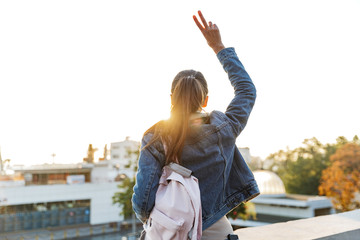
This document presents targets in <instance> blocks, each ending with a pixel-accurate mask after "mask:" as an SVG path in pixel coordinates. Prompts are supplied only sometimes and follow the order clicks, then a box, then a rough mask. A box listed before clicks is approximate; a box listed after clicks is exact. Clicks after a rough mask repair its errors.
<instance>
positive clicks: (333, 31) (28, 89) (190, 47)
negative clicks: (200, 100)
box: [0, 0, 360, 164]
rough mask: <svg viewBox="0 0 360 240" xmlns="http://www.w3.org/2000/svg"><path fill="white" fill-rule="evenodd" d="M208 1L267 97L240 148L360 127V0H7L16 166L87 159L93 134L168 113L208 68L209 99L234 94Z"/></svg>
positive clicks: (111, 137) (8, 137) (294, 142)
mask: <svg viewBox="0 0 360 240" xmlns="http://www.w3.org/2000/svg"><path fill="white" fill-rule="evenodd" d="M198 9H201V10H202V12H203V14H204V16H205V18H206V19H207V20H208V21H210V20H211V21H213V22H214V23H216V24H217V25H218V26H219V28H220V31H221V34H222V39H223V42H224V44H225V46H228V47H230V46H231V47H235V49H236V51H237V53H238V56H239V58H240V60H241V61H242V62H243V64H244V65H245V67H246V69H247V71H248V72H249V74H250V76H251V77H252V79H253V81H254V83H255V85H256V87H257V90H258V98H257V102H256V104H255V108H254V110H253V113H252V115H251V117H250V119H249V123H248V125H247V127H246V129H245V130H244V132H243V133H242V135H241V136H240V137H239V138H238V146H240V147H249V148H250V152H251V154H252V155H254V156H260V157H262V158H265V157H267V156H268V155H269V154H270V153H273V152H276V151H278V150H280V149H285V148H286V147H287V146H289V147H290V148H294V147H298V146H300V145H301V143H302V141H303V140H304V139H305V138H311V137H317V138H318V139H320V140H321V141H322V142H323V143H327V142H335V139H336V138H337V137H338V136H340V135H343V136H345V137H347V138H350V139H351V138H352V137H353V136H354V135H355V134H358V135H360V128H359V126H360V113H359V110H358V109H359V104H360V94H359V91H360V88H359V87H360V83H359V82H360V31H359V29H360V14H359V12H360V1H355V0H352V1H351V0H338V1H329V0H325V1H314V0H311V1H308V0H306V1H304V0H301V1H300V0H299V1H288V0H284V1H253V0H251V1H250V0H248V1H239V0H236V1H223V2H220V1H209V0H206V1H205V0H204V1H190V0H189V1H184V0H183V1H166V0H164V1H159V0H154V1H148V0H138V1H103V0H101V1H100V0H93V1H89V0H86V1H85V0H84V1H79V0H64V1H53V0H44V1H37V0H33V1H20V0H19V1H13V0H9V1H7V0H4V1H1V2H0V146H1V153H2V158H3V159H7V158H9V159H11V161H12V164H38V163H51V162H52V157H51V154H52V153H55V154H56V157H55V162H56V163H70V162H80V161H82V158H83V157H85V156H86V151H87V147H88V144H89V143H92V144H93V145H94V146H95V147H97V148H99V151H98V155H99V156H100V155H101V154H102V151H103V148H104V145H105V144H109V143H111V142H118V141H123V140H124V139H125V137H126V136H130V137H131V139H133V140H140V139H141V136H142V134H143V132H144V131H145V130H146V129H147V128H148V127H150V126H151V125H153V124H154V123H156V122H157V121H158V120H160V119H164V118H167V117H168V116H169V109H170V96H169V94H170V84H171V81H172V79H173V77H174V76H175V75H176V73H177V72H179V71H180V70H183V69H189V68H192V69H196V70H198V71H201V72H202V73H203V74H204V75H205V77H206V78H207V81H208V84H209V90H210V92H209V106H208V108H207V111H211V110H213V109H217V110H222V111H224V110H225V109H226V106H227V104H228V103H229V102H230V100H231V99H232V96H233V90H232V88H231V85H230V84H229V82H228V80H227V77H226V75H225V73H224V72H223V70H222V67H221V65H220V64H219V63H218V60H217V58H216V56H215V54H214V53H213V52H212V50H211V49H210V48H209V47H208V46H207V44H206V42H205V40H204V39H203V36H202V35H201V33H200V32H199V30H198V29H197V27H196V25H195V24H194V23H193V19H192V15H193V14H195V13H196V11H197V10H198Z"/></svg>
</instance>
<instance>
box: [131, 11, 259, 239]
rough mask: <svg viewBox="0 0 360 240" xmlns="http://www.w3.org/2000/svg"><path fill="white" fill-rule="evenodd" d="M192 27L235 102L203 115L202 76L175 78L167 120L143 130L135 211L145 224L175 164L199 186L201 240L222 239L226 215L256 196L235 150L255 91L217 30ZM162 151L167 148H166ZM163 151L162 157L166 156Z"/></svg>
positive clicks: (209, 25)
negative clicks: (210, 53)
mask: <svg viewBox="0 0 360 240" xmlns="http://www.w3.org/2000/svg"><path fill="white" fill-rule="evenodd" d="M198 14H199V17H200V19H201V22H202V24H201V23H200V22H199V20H198V19H197V17H196V16H194V21H195V23H196V25H197V26H198V28H199V29H200V31H201V32H202V34H203V35H204V37H205V39H206V40H207V43H208V45H209V46H210V47H211V48H212V49H213V51H214V52H215V53H216V55H217V57H218V59H219V61H220V63H221V64H222V66H223V68H224V70H225V72H227V74H228V77H229V80H230V82H231V85H232V86H233V87H234V90H235V96H234V98H233V99H232V101H231V103H230V104H229V106H228V108H227V110H226V111H225V113H222V112H219V111H213V112H211V113H209V114H206V113H202V112H201V110H202V108H203V107H206V105H207V101H208V96H207V93H208V89H207V83H206V80H205V78H204V76H203V75H202V74H201V73H200V72H197V71H194V70H185V71H182V72H180V73H178V74H177V75H176V77H175V78H174V80H173V83H172V87H171V104H172V108H171V116H170V118H169V120H165V121H160V122H158V123H157V124H155V125H154V126H152V127H151V128H150V129H149V130H147V131H146V132H145V134H144V137H143V139H142V150H141V153H140V158H139V169H138V173H137V176H136V185H135V187H134V194H133V197H132V202H133V209H134V211H135V213H136V215H137V217H138V218H139V219H140V220H141V221H146V219H147V218H148V217H149V214H150V212H151V210H152V208H153V206H154V203H155V194H156V191H157V188H158V183H159V178H160V176H161V173H162V168H163V167H164V166H165V165H167V164H169V163H171V162H175V163H178V164H180V165H182V166H184V167H186V168H188V169H190V170H192V172H193V175H194V176H195V177H196V178H197V179H198V180H199V186H200V193H201V205H202V226H203V237H202V239H217V240H219V239H225V238H226V236H227V235H228V234H230V233H232V232H233V230H232V227H231V225H230V223H229V221H228V220H227V218H226V216H225V215H226V214H227V213H228V212H229V211H231V210H232V209H233V208H235V207H236V206H238V205H239V204H240V203H242V202H246V201H248V200H250V199H252V198H254V197H255V196H257V195H258V194H259V190H258V187H257V184H256V182H255V180H254V177H253V174H252V172H251V171H250V170H249V168H248V167H247V165H246V163H245V161H244V159H243V157H242V156H241V154H240V152H239V150H238V148H237V147H236V145H235V141H236V138H237V136H239V134H240V133H241V131H242V130H243V129H244V127H245V125H246V123H247V120H248V118H249V115H250V112H251V110H252V108H253V106H254V102H255V98H256V90H255V86H254V84H253V83H252V81H251V79H250V77H249V75H248V74H247V72H246V71H245V69H244V67H243V65H242V64H241V62H240V61H239V59H238V57H237V55H236V53H235V50H234V49H233V48H225V47H224V45H223V43H222V41H221V36H220V32H219V29H218V27H217V26H216V24H213V23H212V22H209V23H207V22H206V20H205V18H204V16H203V15H202V14H201V12H200V11H199V12H198ZM164 146H166V147H164ZM165 149H166V151H165Z"/></svg>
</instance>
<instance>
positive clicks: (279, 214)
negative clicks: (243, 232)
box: [230, 170, 335, 227]
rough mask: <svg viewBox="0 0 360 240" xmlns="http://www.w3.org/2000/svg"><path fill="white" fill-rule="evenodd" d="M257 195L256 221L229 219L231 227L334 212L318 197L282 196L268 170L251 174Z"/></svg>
mask: <svg viewBox="0 0 360 240" xmlns="http://www.w3.org/2000/svg"><path fill="white" fill-rule="evenodd" d="M254 177H255V180H256V181H257V183H258V186H259V189H260V195H259V196H258V197H256V198H254V199H253V200H251V202H252V203H254V205H255V209H256V218H257V219H256V220H253V219H252V220H247V221H243V220H240V219H236V220H230V222H231V224H232V225H233V226H235V227H253V226H261V225H267V224H271V223H278V222H287V221H291V220H297V219H303V218H311V217H316V216H321V215H328V214H333V213H335V210H334V208H333V205H332V203H331V201H330V200H329V199H328V198H327V197H322V196H305V195H297V194H286V192H285V187H284V183H283V182H282V180H281V179H280V177H279V176H278V175H276V174H275V173H273V172H271V171H266V170H258V171H254Z"/></svg>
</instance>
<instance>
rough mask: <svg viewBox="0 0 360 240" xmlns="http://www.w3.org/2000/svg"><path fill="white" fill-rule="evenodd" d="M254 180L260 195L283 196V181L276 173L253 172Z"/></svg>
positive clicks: (265, 171)
mask: <svg viewBox="0 0 360 240" xmlns="http://www.w3.org/2000/svg"><path fill="white" fill-rule="evenodd" d="M254 177H255V180H256V182H257V184H258V186H259V189H260V193H261V194H262V195H285V194H286V192H285V186H284V183H283V181H282V180H281V179H280V177H279V176H278V175H276V173H274V172H271V171H267V170H258V171H254Z"/></svg>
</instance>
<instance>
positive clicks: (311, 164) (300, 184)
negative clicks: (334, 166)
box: [268, 138, 334, 195]
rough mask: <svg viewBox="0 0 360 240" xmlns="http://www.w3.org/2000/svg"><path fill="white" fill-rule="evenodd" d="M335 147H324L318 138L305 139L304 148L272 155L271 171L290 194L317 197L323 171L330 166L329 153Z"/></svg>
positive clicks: (328, 145)
mask: <svg viewBox="0 0 360 240" xmlns="http://www.w3.org/2000/svg"><path fill="white" fill-rule="evenodd" d="M333 152H334V146H333V145H330V144H327V145H325V146H324V145H323V144H322V143H321V142H320V141H319V140H317V139H316V138H310V139H305V140H304V142H303V146H302V147H299V148H296V149H294V150H290V149H287V150H286V151H284V150H280V151H279V152H277V153H274V154H271V155H270V156H269V157H268V159H272V160H273V165H272V166H271V170H272V171H274V172H276V173H277V174H278V175H279V177H280V178H281V180H282V181H283V182H284V185H285V188H286V191H287V192H288V193H297V194H307V195H317V194H318V186H319V185H320V178H321V173H322V171H323V170H324V169H325V168H327V167H328V166H329V162H330V160H329V156H330V154H329V153H333Z"/></svg>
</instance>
